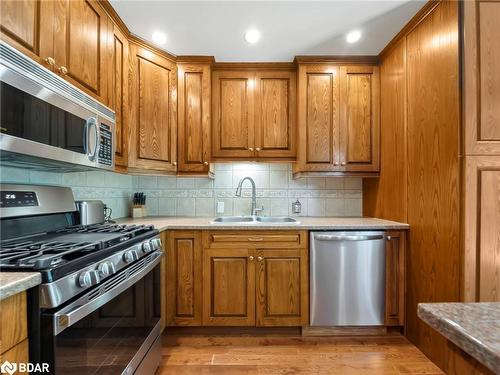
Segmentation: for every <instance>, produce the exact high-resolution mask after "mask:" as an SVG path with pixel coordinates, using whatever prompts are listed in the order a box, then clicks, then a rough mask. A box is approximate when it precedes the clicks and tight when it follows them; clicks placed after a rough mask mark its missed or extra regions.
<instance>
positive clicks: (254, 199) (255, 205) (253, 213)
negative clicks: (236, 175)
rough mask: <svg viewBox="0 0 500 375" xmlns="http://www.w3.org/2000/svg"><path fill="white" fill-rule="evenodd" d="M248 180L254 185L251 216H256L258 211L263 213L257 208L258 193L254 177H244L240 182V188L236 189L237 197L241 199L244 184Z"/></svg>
mask: <svg viewBox="0 0 500 375" xmlns="http://www.w3.org/2000/svg"><path fill="white" fill-rule="evenodd" d="M246 180H248V181H250V184H251V185H252V208H251V216H256V215H257V212H258V211H261V210H262V208H257V191H256V187H255V181H254V180H253V178H252V177H248V176H247V177H243V178H242V179H241V180H240V182H238V186H237V187H236V192H235V196H237V197H241V190H242V187H243V182H245V181H246Z"/></svg>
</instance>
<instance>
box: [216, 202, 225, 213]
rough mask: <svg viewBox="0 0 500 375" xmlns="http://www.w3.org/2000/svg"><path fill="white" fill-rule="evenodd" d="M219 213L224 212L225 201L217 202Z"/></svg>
mask: <svg viewBox="0 0 500 375" xmlns="http://www.w3.org/2000/svg"><path fill="white" fill-rule="evenodd" d="M217 213H218V214H223V213H224V202H217Z"/></svg>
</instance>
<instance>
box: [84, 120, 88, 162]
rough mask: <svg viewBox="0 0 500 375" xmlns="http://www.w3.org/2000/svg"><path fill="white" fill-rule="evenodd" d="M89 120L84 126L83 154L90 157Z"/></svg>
mask: <svg viewBox="0 0 500 375" xmlns="http://www.w3.org/2000/svg"><path fill="white" fill-rule="evenodd" d="M88 148H89V120H87V121H85V125H84V126H83V153H84V154H85V155H87V156H89V150H88Z"/></svg>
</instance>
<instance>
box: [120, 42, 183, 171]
mask: <svg viewBox="0 0 500 375" xmlns="http://www.w3.org/2000/svg"><path fill="white" fill-rule="evenodd" d="M129 48H130V49H129V54H130V77H129V78H130V79H129V84H130V86H129V98H130V115H129V118H130V129H129V131H130V139H129V155H128V156H129V159H128V168H129V170H130V171H133V172H140V173H148V172H149V173H155V174H158V173H160V174H162V173H163V174H166V173H176V171H177V68H176V64H175V62H174V61H173V60H170V59H169V58H167V57H166V56H165V55H162V54H160V53H157V52H156V51H155V50H151V49H148V48H145V47H143V46H142V45H138V44H135V43H131V44H130V46H129Z"/></svg>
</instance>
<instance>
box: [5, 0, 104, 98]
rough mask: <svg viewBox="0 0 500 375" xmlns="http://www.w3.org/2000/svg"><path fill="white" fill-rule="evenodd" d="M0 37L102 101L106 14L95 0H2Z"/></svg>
mask: <svg viewBox="0 0 500 375" xmlns="http://www.w3.org/2000/svg"><path fill="white" fill-rule="evenodd" d="M0 22H1V31H2V39H3V40H5V41H6V42H7V43H10V44H11V45H12V46H14V47H15V48H18V49H19V50H20V51H21V52H24V53H26V54H27V55H28V56H30V57H31V58H33V59H34V60H36V61H38V62H40V63H42V64H44V65H45V66H46V67H47V68H48V69H51V70H53V71H54V72H55V73H57V74H59V75H60V76H62V77H64V79H66V80H68V81H69V82H71V83H72V84H74V85H76V86H77V87H79V88H80V89H82V90H84V91H85V92H86V93H88V94H90V95H91V96H93V97H95V98H97V99H98V100H100V101H102V102H103V103H105V104H107V93H106V89H107V84H106V75H107V70H106V68H107V62H106V57H107V53H106V51H107V33H108V16H107V15H106V13H105V12H104V10H103V9H102V8H101V6H100V5H99V4H98V2H97V1H94V0H82V1H71V0H56V1H24V0H23V1H17V0H15V1H11V0H7V1H2V12H1V18H0Z"/></svg>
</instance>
